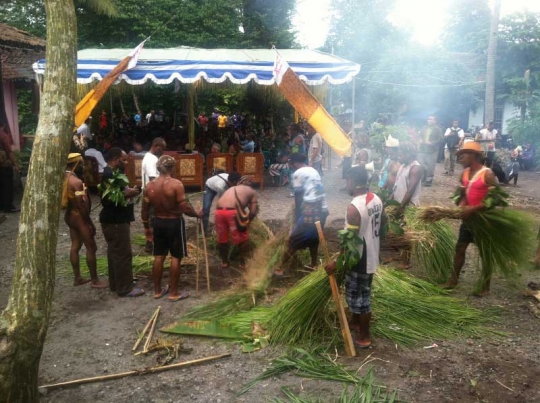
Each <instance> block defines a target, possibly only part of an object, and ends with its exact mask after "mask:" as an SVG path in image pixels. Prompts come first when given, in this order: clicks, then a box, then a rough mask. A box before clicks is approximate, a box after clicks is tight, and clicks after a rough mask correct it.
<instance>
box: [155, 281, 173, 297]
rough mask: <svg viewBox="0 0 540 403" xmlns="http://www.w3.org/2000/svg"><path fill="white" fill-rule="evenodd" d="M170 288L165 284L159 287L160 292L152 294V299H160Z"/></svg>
mask: <svg viewBox="0 0 540 403" xmlns="http://www.w3.org/2000/svg"><path fill="white" fill-rule="evenodd" d="M170 288H171V286H170V285H169V284H167V285H166V286H165V287H163V288H162V289H161V292H160V293H159V294H154V299H160V298H161V297H163V296H164V295H166V294H167V293H168V292H169V290H170Z"/></svg>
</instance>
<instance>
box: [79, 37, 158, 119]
mask: <svg viewBox="0 0 540 403" xmlns="http://www.w3.org/2000/svg"><path fill="white" fill-rule="evenodd" d="M147 40H148V38H147V39H145V40H144V41H142V42H141V43H140V44H139V45H138V46H137V47H136V48H135V49H133V50H132V51H131V52H130V53H129V55H127V56H126V57H125V58H124V59H122V61H121V62H120V63H118V64H117V65H116V67H115V68H114V69H112V70H111V71H110V72H109V74H107V75H106V76H105V77H103V80H101V81H100V82H99V83H98V85H96V87H95V88H93V89H92V90H90V92H89V93H88V94H86V95H85V97H84V98H83V99H82V100H81V101H80V102H79V103H78V104H77V108H76V109H75V127H79V126H80V125H82V124H83V123H84V121H85V120H86V119H88V117H89V116H90V114H91V113H92V110H93V109H94V108H95V107H96V105H97V104H98V102H99V100H100V99H101V98H102V97H103V95H105V93H106V92H107V90H108V89H109V87H110V86H111V84H112V83H114V82H115V81H116V79H117V78H118V77H119V76H120V74H122V73H123V72H124V71H126V70H129V69H132V68H133V67H135V66H136V65H137V60H138V59H139V55H140V54H141V50H142V48H143V46H144V43H145V42H146V41H147Z"/></svg>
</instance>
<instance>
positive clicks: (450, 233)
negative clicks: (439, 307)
mask: <svg viewBox="0 0 540 403" xmlns="http://www.w3.org/2000/svg"><path fill="white" fill-rule="evenodd" d="M419 213H420V211H419V209H417V208H407V209H405V223H406V226H405V234H406V238H409V239H410V240H411V258H412V260H413V261H414V262H415V263H416V264H417V265H418V266H419V267H420V269H421V270H422V272H423V273H424V274H425V276H426V278H427V279H428V280H430V281H432V282H435V283H442V282H445V281H447V280H448V278H449V277H450V275H451V273H452V270H453V267H454V249H455V246H456V236H455V233H454V230H453V228H452V227H451V226H450V225H449V224H448V223H447V222H445V221H437V222H433V223H426V222H425V221H422V220H421V219H420V218H419Z"/></svg>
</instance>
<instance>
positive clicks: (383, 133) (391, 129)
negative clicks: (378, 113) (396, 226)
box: [369, 124, 411, 205]
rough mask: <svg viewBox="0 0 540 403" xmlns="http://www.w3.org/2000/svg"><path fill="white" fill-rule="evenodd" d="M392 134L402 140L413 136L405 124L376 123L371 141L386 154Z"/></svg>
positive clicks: (379, 150) (382, 153)
mask: <svg viewBox="0 0 540 403" xmlns="http://www.w3.org/2000/svg"><path fill="white" fill-rule="evenodd" d="M390 135H391V136H392V137H393V138H395V139H398V140H399V141H400V142H405V141H410V138H411V136H410V135H409V132H408V131H407V128H406V127H404V126H391V125H388V126H385V125H381V124H374V125H373V126H372V129H371V133H370V138H369V143H370V145H371V146H372V147H373V149H374V150H375V151H377V152H378V153H379V154H381V155H384V154H385V150H386V145H385V141H386V139H387V138H388V136H390ZM385 205H386V204H385Z"/></svg>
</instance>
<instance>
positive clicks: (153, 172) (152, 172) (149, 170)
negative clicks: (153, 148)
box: [141, 152, 159, 189]
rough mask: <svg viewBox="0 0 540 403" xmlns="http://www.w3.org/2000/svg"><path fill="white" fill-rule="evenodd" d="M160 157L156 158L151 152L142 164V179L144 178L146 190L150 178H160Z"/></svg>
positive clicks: (146, 155)
mask: <svg viewBox="0 0 540 403" xmlns="http://www.w3.org/2000/svg"><path fill="white" fill-rule="evenodd" d="M157 162H158V157H156V156H155V155H154V154H152V153H151V152H147V153H146V154H145V156H144V158H143V160H142V164H141V169H142V172H141V177H142V188H143V189H144V188H145V187H146V185H147V184H148V182H150V178H157V177H158V176H159V171H158V170H157Z"/></svg>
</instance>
